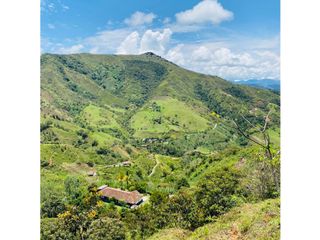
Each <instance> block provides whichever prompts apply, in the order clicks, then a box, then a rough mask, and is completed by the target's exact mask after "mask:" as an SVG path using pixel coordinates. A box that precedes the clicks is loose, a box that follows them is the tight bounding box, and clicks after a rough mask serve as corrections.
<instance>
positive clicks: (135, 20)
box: [124, 11, 157, 27]
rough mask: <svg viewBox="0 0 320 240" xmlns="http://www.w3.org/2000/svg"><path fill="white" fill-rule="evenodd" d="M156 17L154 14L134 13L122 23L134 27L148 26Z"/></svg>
mask: <svg viewBox="0 0 320 240" xmlns="http://www.w3.org/2000/svg"><path fill="white" fill-rule="evenodd" d="M156 17H157V16H156V15H155V14H154V13H143V12H139V11H138V12H135V13H134V14H132V15H131V17H130V18H126V19H125V20H124V23H125V24H127V25H129V26H131V27H136V26H140V25H145V24H150V23H152V22H153V20H154V19H155V18H156Z"/></svg>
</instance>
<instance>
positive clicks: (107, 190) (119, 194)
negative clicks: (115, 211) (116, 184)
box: [100, 187, 143, 205]
mask: <svg viewBox="0 0 320 240" xmlns="http://www.w3.org/2000/svg"><path fill="white" fill-rule="evenodd" d="M100 193H101V195H102V196H104V197H107V198H115V199H117V200H119V201H123V202H126V203H128V204H131V205H134V204H137V203H139V202H140V201H141V200H142V197H143V195H142V194H140V193H139V192H138V191H133V192H129V191H123V190H121V189H117V188H111V187H104V188H102V189H101V190H100Z"/></svg>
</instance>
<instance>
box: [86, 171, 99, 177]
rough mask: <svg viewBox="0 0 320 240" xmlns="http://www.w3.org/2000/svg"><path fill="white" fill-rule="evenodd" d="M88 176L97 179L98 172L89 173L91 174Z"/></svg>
mask: <svg viewBox="0 0 320 240" xmlns="http://www.w3.org/2000/svg"><path fill="white" fill-rule="evenodd" d="M87 175H88V176H89V177H95V176H97V172H96V171H89V172H88V173H87Z"/></svg>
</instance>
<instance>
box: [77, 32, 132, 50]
mask: <svg viewBox="0 0 320 240" xmlns="http://www.w3.org/2000/svg"><path fill="white" fill-rule="evenodd" d="M129 34H130V30H128V29H115V30H107V31H101V32H98V33H97V34H96V35H94V36H92V37H88V38H86V39H84V40H83V43H84V44H85V45H86V46H88V48H89V51H90V53H114V52H115V51H116V50H117V48H118V47H119V45H120V43H121V42H122V41H123V40H124V39H125V38H126V37H127V36H128V35H129Z"/></svg>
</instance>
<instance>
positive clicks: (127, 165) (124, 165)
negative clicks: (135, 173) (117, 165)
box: [121, 161, 132, 167]
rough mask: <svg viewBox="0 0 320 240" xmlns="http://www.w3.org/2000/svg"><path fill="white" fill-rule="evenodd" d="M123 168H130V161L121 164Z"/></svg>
mask: <svg viewBox="0 0 320 240" xmlns="http://www.w3.org/2000/svg"><path fill="white" fill-rule="evenodd" d="M121 164H122V166H123V167H130V166H131V164H132V163H131V162H130V161H125V162H122V163H121Z"/></svg>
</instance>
